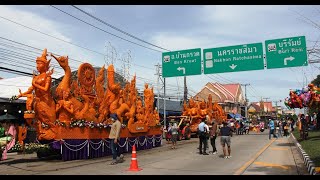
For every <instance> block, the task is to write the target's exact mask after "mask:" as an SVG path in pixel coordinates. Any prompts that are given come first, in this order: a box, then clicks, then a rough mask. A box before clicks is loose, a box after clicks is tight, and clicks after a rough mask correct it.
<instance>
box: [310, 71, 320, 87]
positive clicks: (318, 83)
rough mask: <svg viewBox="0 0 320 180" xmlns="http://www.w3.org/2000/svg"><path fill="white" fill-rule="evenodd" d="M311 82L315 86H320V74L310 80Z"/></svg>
mask: <svg viewBox="0 0 320 180" xmlns="http://www.w3.org/2000/svg"><path fill="white" fill-rule="evenodd" d="M311 83H312V84H314V85H315V86H317V87H320V74H319V75H318V76H317V78H315V79H314V80H312V81H311Z"/></svg>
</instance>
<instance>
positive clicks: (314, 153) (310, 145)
mask: <svg viewBox="0 0 320 180" xmlns="http://www.w3.org/2000/svg"><path fill="white" fill-rule="evenodd" d="M292 134H293V135H294V137H296V139H297V140H298V141H299V143H300V144H301V146H302V149H303V150H305V151H306V153H307V154H308V155H309V156H310V158H311V160H312V161H313V162H314V164H315V166H316V167H319V166H320V148H319V147H320V131H319V130H318V131H309V132H308V134H309V136H308V138H307V140H301V139H300V134H299V130H295V131H293V132H292Z"/></svg>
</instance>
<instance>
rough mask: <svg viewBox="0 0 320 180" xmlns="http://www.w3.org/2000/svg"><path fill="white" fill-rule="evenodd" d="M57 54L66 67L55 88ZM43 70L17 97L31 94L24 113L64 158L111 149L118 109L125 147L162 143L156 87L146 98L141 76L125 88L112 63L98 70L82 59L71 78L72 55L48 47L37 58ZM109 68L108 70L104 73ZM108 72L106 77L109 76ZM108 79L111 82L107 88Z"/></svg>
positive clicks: (43, 139) (39, 136) (125, 149)
mask: <svg viewBox="0 0 320 180" xmlns="http://www.w3.org/2000/svg"><path fill="white" fill-rule="evenodd" d="M48 56H51V57H53V59H54V60H56V61H57V62H58V63H59V65H60V66H61V68H62V69H63V70H64V76H63V78H62V80H61V82H60V83H59V85H58V86H57V87H56V89H55V91H53V92H51V90H52V88H51V84H52V82H51V81H52V78H51V75H52V74H53V73H54V70H53V69H50V61H51V60H52V58H51V59H50V60H48V59H47V57H48ZM36 66H37V71H38V74H34V75H33V80H32V85H31V86H30V88H29V89H28V90H27V91H26V92H21V91H20V90H19V92H20V94H19V95H17V97H16V99H18V98H20V97H27V101H26V109H27V110H26V111H25V112H24V118H25V119H26V122H27V124H28V125H29V126H32V127H34V128H35V129H36V131H37V139H38V140H39V141H40V142H41V143H46V144H48V145H49V146H50V148H52V149H54V150H57V151H58V152H59V153H60V154H61V157H62V160H76V159H89V158H97V157H102V156H107V155H110V154H111V149H110V142H109V139H108V136H109V132H110V125H111V123H112V122H111V120H110V119H109V116H110V114H112V113H116V114H117V115H118V117H119V120H120V122H121V124H122V128H121V132H120V137H121V139H120V142H119V146H120V151H121V152H131V148H132V146H133V145H135V146H136V149H137V150H143V149H150V148H153V147H158V146H160V145H161V139H162V130H161V129H162V128H161V125H160V123H159V121H160V117H159V114H158V112H157V111H156V109H154V93H153V88H149V87H148V84H145V89H144V92H143V99H142V98H141V97H140V96H138V91H137V89H136V77H135V76H134V77H133V78H132V80H131V81H130V82H126V83H125V86H124V87H121V85H120V83H119V82H115V79H114V78H115V70H114V66H113V65H112V64H111V65H109V66H108V67H107V69H106V68H105V67H104V66H103V67H101V69H100V70H99V72H98V74H96V73H95V70H94V68H93V66H92V65H91V64H89V63H83V64H81V65H80V66H79V68H78V71H77V72H78V74H77V79H75V80H74V79H72V77H71V76H72V73H71V68H70V66H69V61H68V56H60V57H57V56H55V55H53V54H47V50H46V49H45V50H44V51H43V53H42V55H41V56H40V57H37V58H36ZM105 71H106V73H105ZM105 74H106V77H105ZM104 84H106V87H104Z"/></svg>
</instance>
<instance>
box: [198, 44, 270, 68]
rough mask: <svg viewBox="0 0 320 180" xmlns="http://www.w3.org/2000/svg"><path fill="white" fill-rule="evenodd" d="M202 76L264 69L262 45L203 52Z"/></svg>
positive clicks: (246, 45)
mask: <svg viewBox="0 0 320 180" xmlns="http://www.w3.org/2000/svg"><path fill="white" fill-rule="evenodd" d="M203 59H204V74H213V73H224V72H237V71H251V70H261V69H264V61H263V47H262V43H254V44H244V45H237V46H228V47H219V48H211V49H204V50H203Z"/></svg>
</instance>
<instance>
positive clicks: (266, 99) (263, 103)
mask: <svg viewBox="0 0 320 180" xmlns="http://www.w3.org/2000/svg"><path fill="white" fill-rule="evenodd" d="M262 99H265V100H266V101H265V102H268V99H270V98H262ZM263 108H264V103H263ZM267 115H268V107H267Z"/></svg>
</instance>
